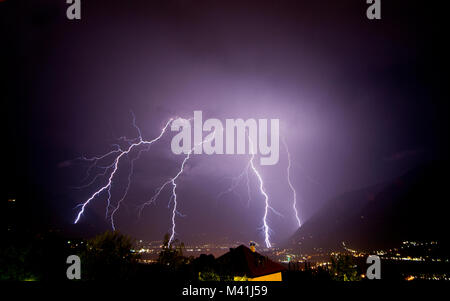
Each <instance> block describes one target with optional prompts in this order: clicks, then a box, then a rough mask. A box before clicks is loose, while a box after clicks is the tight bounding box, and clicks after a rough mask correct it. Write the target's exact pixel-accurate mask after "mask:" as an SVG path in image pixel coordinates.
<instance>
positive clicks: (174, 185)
mask: <svg viewBox="0 0 450 301" xmlns="http://www.w3.org/2000/svg"><path fill="white" fill-rule="evenodd" d="M215 135H216V131H215V130H214V131H213V132H212V133H211V134H209V135H208V136H207V137H206V138H205V139H204V140H203V141H202V142H200V143H198V144H196V145H195V146H194V147H193V148H191V149H190V150H189V152H188V153H187V154H186V157H184V159H183V161H182V162H181V166H180V169H179V170H178V172H177V174H176V175H175V176H174V177H173V178H171V179H169V180H168V181H166V182H164V184H162V185H161V186H160V187H159V188H157V189H156V193H155V194H154V195H153V196H152V197H151V198H150V200H149V201H147V202H145V203H144V204H143V205H142V206H141V207H140V210H139V216H141V214H142V210H143V209H144V207H145V206H148V205H150V204H152V203H153V202H155V201H156V200H157V199H158V197H159V195H160V194H161V192H162V191H163V190H164V188H165V187H166V186H167V185H169V184H171V185H172V194H171V196H170V200H171V201H173V208H172V217H171V221H172V226H171V229H170V232H171V233H170V238H169V243H168V244H169V245H171V244H172V241H173V240H174V238H175V235H176V232H175V228H176V216H177V215H181V213H180V212H179V211H178V209H177V208H178V195H177V182H176V181H177V180H178V178H179V177H180V176H181V175H182V174H183V172H184V167H185V165H186V163H187V161H189V159H190V158H191V155H192V153H193V152H194V149H195V147H196V146H198V145H202V144H204V143H206V142H209V141H211V140H212V139H213V138H214V137H215Z"/></svg>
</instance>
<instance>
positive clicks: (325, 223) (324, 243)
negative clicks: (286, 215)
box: [288, 162, 450, 252]
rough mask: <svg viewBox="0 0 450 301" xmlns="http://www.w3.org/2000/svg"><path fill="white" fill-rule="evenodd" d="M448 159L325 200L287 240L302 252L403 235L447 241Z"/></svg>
mask: <svg viewBox="0 0 450 301" xmlns="http://www.w3.org/2000/svg"><path fill="white" fill-rule="evenodd" d="M448 166H449V165H448V162H434V163H432V164H431V163H430V164H427V165H423V166H420V167H418V168H415V169H413V170H411V171H409V172H408V173H406V174H404V175H403V176H401V177H399V178H397V179H395V180H393V181H391V182H389V183H384V184H380V185H375V186H372V187H369V188H365V189H362V190H359V191H352V192H348V193H344V194H342V195H341V196H339V197H337V198H335V199H332V200H330V201H329V202H328V203H326V205H325V206H324V207H323V208H322V209H321V210H319V212H318V213H317V214H315V215H314V216H313V217H312V218H311V219H309V220H308V221H307V222H306V223H305V224H304V225H303V226H302V227H301V228H299V229H298V230H297V232H296V233H295V234H294V235H293V236H292V237H291V239H290V241H289V243H288V244H289V245H290V246H294V247H295V248H296V249H300V250H301V251H303V252H311V251H313V250H314V249H316V250H317V249H319V248H322V249H323V250H340V249H342V242H345V244H346V245H347V246H349V247H352V248H357V249H379V248H385V247H390V246H398V245H399V244H400V242H401V241H404V240H437V241H439V242H440V244H442V246H443V247H444V248H447V246H448V237H449V235H448V233H447V232H448V229H449V225H450V216H449V214H450V212H449V208H450V206H449V205H448V203H449V201H450V197H449V187H450V181H449V179H450V177H449V175H450V173H449V169H448Z"/></svg>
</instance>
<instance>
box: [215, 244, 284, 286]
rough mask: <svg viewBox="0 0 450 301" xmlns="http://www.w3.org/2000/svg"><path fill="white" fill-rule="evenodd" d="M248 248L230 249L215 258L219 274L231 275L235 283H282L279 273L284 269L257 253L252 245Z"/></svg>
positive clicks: (241, 246) (242, 246)
mask: <svg viewBox="0 0 450 301" xmlns="http://www.w3.org/2000/svg"><path fill="white" fill-rule="evenodd" d="M250 247H251V249H249V248H247V247H246V246H244V245H240V246H239V247H237V248H230V251H229V252H228V253H225V254H224V255H222V256H220V257H219V258H217V264H218V266H219V269H220V271H221V273H222V274H227V275H231V276H232V277H233V279H234V280H235V281H282V276H281V272H282V271H284V270H286V268H285V267H283V266H282V265H281V264H279V263H276V262H274V261H272V260H270V259H269V258H268V257H267V256H263V255H261V254H259V253H257V252H256V249H255V246H254V245H251V246H250Z"/></svg>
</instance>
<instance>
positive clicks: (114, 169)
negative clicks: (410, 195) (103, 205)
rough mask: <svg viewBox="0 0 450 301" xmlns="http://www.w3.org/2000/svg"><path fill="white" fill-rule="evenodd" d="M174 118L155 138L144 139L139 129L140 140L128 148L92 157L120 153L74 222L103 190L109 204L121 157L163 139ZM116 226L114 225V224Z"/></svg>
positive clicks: (96, 159)
mask: <svg viewBox="0 0 450 301" xmlns="http://www.w3.org/2000/svg"><path fill="white" fill-rule="evenodd" d="M172 121H173V118H171V119H169V120H168V121H167V123H166V125H165V126H164V127H163V129H162V130H161V133H160V134H159V136H157V137H156V138H154V139H153V140H149V141H147V140H143V139H142V136H140V131H139V138H138V139H139V140H138V142H133V143H132V144H131V145H130V146H129V147H128V148H127V149H126V150H121V149H120V148H119V149H117V150H114V151H111V152H109V153H107V154H106V155H103V156H101V157H94V158H93V159H92V161H94V162H98V160H99V159H101V158H105V157H107V156H110V155H112V154H114V153H118V155H117V157H116V158H115V159H114V161H113V163H112V165H111V167H112V172H111V174H110V176H109V178H108V181H107V183H106V184H105V185H104V186H102V187H101V188H100V189H98V190H97V191H96V192H94V193H93V194H92V195H91V197H89V198H88V199H87V200H86V201H85V202H84V203H82V204H81V210H80V211H79V212H78V214H77V217H76V219H75V221H74V224H76V223H78V221H79V220H80V218H81V216H82V215H83V213H84V210H85V208H86V206H87V205H88V204H89V203H90V202H91V201H92V200H93V199H95V198H96V197H97V196H99V195H100V194H101V193H102V192H103V191H105V190H106V191H107V192H108V206H109V203H110V198H111V192H110V190H111V186H112V182H113V179H114V175H115V174H116V172H117V170H118V166H119V161H120V159H121V158H122V157H123V156H124V155H128V154H129V153H130V152H131V151H132V150H133V149H134V148H135V147H138V146H140V145H147V146H150V145H151V144H153V143H155V142H156V141H158V140H159V139H161V137H162V136H163V135H164V133H165V132H166V130H167V128H168V127H169V125H170V124H171V123H172ZM113 227H114V226H113Z"/></svg>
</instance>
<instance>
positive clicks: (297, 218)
mask: <svg viewBox="0 0 450 301" xmlns="http://www.w3.org/2000/svg"><path fill="white" fill-rule="evenodd" d="M282 141H283V144H284V148H285V150H286V153H287V156H288V166H287V181H288V184H289V188H290V189H291V191H292V195H293V199H292V208H293V209H294V213H295V219H296V220H297V224H298V227H299V228H300V227H301V225H302V223H301V221H300V218H299V217H298V211H297V191H296V190H295V188H294V185H292V182H291V153H290V152H289V148H288V145H287V143H286V140H285V139H284V138H283V139H282Z"/></svg>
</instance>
